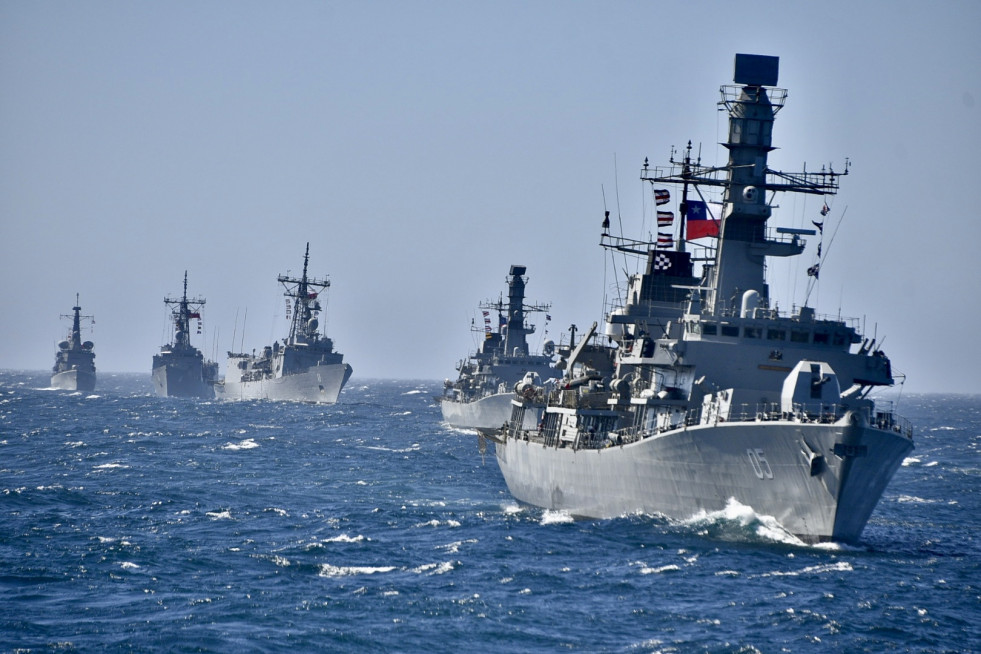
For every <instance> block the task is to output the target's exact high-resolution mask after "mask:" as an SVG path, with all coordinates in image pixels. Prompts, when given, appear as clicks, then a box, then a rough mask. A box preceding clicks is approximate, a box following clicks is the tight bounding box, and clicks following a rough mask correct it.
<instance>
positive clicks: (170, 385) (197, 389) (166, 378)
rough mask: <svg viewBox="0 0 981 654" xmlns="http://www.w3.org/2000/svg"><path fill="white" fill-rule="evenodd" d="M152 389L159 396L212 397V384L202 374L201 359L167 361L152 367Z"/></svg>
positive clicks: (213, 393)
mask: <svg viewBox="0 0 981 654" xmlns="http://www.w3.org/2000/svg"><path fill="white" fill-rule="evenodd" d="M152 377H153V389H154V391H156V393H157V395H159V396H160V397H201V398H213V397H214V396H215V390H214V385H212V384H209V383H207V382H206V381H205V380H204V376H203V374H202V366H201V361H200V360H197V359H188V360H186V361H180V360H177V361H169V362H167V363H164V364H161V365H156V366H154V367H153V373H152Z"/></svg>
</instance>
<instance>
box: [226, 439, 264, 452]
mask: <svg viewBox="0 0 981 654" xmlns="http://www.w3.org/2000/svg"><path fill="white" fill-rule="evenodd" d="M255 447H259V444H258V443H256V442H255V440H254V439H252V438H246V439H245V440H244V441H239V442H238V443H225V444H224V445H222V446H221V449H223V450H251V449H252V448H255Z"/></svg>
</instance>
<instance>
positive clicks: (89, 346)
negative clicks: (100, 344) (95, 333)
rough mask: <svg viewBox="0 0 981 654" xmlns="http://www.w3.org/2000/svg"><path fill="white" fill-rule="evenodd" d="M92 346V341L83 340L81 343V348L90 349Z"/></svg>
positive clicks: (93, 344) (93, 345)
mask: <svg viewBox="0 0 981 654" xmlns="http://www.w3.org/2000/svg"><path fill="white" fill-rule="evenodd" d="M93 347H95V343H93V342H92V341H85V342H84V343H82V349H83V350H91V349H92V348H93Z"/></svg>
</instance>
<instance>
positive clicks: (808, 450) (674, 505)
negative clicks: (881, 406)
mask: <svg viewBox="0 0 981 654" xmlns="http://www.w3.org/2000/svg"><path fill="white" fill-rule="evenodd" d="M836 446H837V450H838V452H839V453H840V454H842V456H839V454H836V453H835V452H836ZM846 446H847V448H850V449H845V448H846ZM495 447H496V453H497V460H498V463H499V465H500V467H501V471H502V473H503V475H504V479H505V481H506V483H507V486H508V489H509V490H510V492H511V494H512V495H514V497H515V498H517V499H518V500H520V501H523V502H526V503H529V504H533V505H536V506H540V507H543V508H547V509H554V510H563V511H567V512H569V513H570V514H572V515H576V516H582V517H589V518H611V517H616V516H620V515H624V514H629V513H635V512H643V513H651V514H661V515H664V516H666V517H668V518H672V519H681V520H683V519H687V518H691V517H694V516H697V515H699V514H700V513H702V512H712V511H719V510H721V509H723V508H725V506H726V504H727V503H728V502H729V501H730V499H735V500H736V501H738V502H739V503H741V504H744V505H747V506H749V507H752V509H753V510H754V511H755V512H756V513H757V514H758V515H770V516H773V517H774V518H776V520H777V521H778V522H780V524H781V525H782V526H783V527H784V528H785V529H786V530H787V531H789V532H791V533H793V534H795V535H796V536H798V537H799V538H801V539H802V540H804V541H806V542H818V541H842V542H846V543H848V542H856V541H858V539H859V537H860V535H861V533H862V529H863V528H864V527H865V524H866V522H867V521H868V519H869V516H870V515H871V514H872V511H873V509H874V508H875V505H876V504H877V503H878V501H879V498H880V497H881V495H882V492H883V491H884V489H885V487H886V485H887V484H888V482H889V480H890V479H891V477H892V476H893V474H894V473H895V471H896V470H897V468H898V467H899V466H900V465H901V463H902V461H903V459H904V457H905V456H906V455H907V454H908V453H909V452H910V451H911V450H912V449H913V444H912V441H911V440H909V439H908V438H906V437H904V436H903V435H901V434H898V433H895V432H893V431H888V430H881V429H874V428H870V427H867V426H857V425H839V424H834V425H813V424H800V423H790V422H782V423H777V424H774V423H770V424H766V423H759V422H756V423H741V424H740V423H727V424H719V425H706V426H698V427H689V428H688V429H678V430H674V431H670V432H665V433H662V434H659V435H657V436H654V437H650V438H647V439H644V440H641V441H637V442H634V443H631V444H628V445H622V446H612V447H608V448H605V449H589V450H585V449H580V450H573V449H572V448H556V447H546V446H544V445H542V444H541V443H536V442H530V441H526V440H521V439H515V438H508V439H506V440H505V441H504V442H499V443H497V444H496V445H495Z"/></svg>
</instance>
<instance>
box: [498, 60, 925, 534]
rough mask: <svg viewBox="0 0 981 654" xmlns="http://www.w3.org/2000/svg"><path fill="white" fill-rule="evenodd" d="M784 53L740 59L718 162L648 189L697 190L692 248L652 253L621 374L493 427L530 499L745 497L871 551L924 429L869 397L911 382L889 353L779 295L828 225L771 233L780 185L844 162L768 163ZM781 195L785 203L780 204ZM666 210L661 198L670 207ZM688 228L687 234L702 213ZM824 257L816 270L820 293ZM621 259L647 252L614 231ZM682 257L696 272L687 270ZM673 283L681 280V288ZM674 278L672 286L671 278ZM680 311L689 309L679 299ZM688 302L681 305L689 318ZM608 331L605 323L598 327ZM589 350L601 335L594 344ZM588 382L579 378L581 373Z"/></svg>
mask: <svg viewBox="0 0 981 654" xmlns="http://www.w3.org/2000/svg"><path fill="white" fill-rule="evenodd" d="M777 70H778V59H777V58H776V57H766V56H760V55H741V54H740V55H736V60H735V77H734V81H735V85H732V86H728V85H727V86H723V87H722V89H721V91H722V101H721V103H720V104H721V105H722V106H723V107H724V108H725V109H726V110H727V111H728V113H729V136H728V141H727V142H726V143H725V144H724V145H725V147H726V148H727V149H728V151H729V160H728V163H727V164H726V165H724V166H722V167H719V168H711V167H706V166H702V165H701V164H700V160H696V161H692V158H691V148H690V146H689V148H688V149H687V151H686V152H685V153H684V156H682V157H680V160H679V161H675V156H674V154H672V157H671V165H670V166H666V167H665V168H663V169H657V168H655V169H652V168H649V167H648V165H647V164H646V162H645V166H644V168H643V172H642V175H641V177H642V179H643V180H646V181H647V182H649V183H650V184H651V187H652V190H653V191H654V192H655V195H656V196H657V195H658V194H660V197H661V198H664V197H668V196H669V189H660V188H658V189H655V188H654V187H655V185H656V186H669V187H674V188H675V189H678V188H679V187H680V188H681V203H680V204H679V213H680V215H681V219H680V220H679V224H678V225H677V226H672V230H673V229H675V228H677V229H678V231H677V243H678V245H677V246H676V247H673V248H671V249H660V248H659V247H658V243H663V242H664V241H671V242H672V244H673V241H674V238H673V237H674V235H675V232H674V231H672V232H671V233H668V234H664V233H660V234H659V237H658V243H652V244H651V245H650V249H649V251H648V252H647V253H646V255H647V257H648V265H647V267H646V270H645V273H644V274H638V275H635V276H633V277H632V278H631V279H630V282H629V284H630V285H629V291H628V295H627V302H626V303H625V304H624V305H623V306H622V307H620V308H618V309H615V310H613V311H611V312H610V314H609V315H608V316H607V319H606V322H607V324H606V329H605V331H606V335H607V336H608V337H609V338H610V339H612V340H613V341H614V342H615V345H616V347H617V356H616V363H617V365H616V369H615V372H614V374H613V375H611V376H608V377H602V378H597V377H598V375H596V374H591V373H592V371H590V369H589V366H588V365H585V364H583V363H581V362H580V361H578V360H577V356H576V355H577V353H576V352H573V354H572V356H571V357H570V360H569V361H568V367H567V370H566V374H567V377H566V380H565V381H566V383H564V384H561V385H560V386H559V388H557V389H555V390H554V391H552V392H551V393H549V394H548V399H547V405H546V406H545V413H544V418H543V420H542V421H541V423H540V426H539V427H538V428H536V429H527V428H526V427H525V422H524V419H523V414H524V412H526V411H528V410H533V411H536V412H537V411H539V410H541V407H540V406H538V405H536V403H535V401H533V400H530V399H528V398H525V397H523V396H519V395H517V394H515V396H514V398H513V400H512V409H513V414H512V417H511V419H510V422H509V424H508V425H507V426H506V427H505V428H503V429H500V430H496V431H482V432H481V436H480V440H481V445H482V446H484V445H485V440H484V439H485V437H488V438H490V439H491V440H493V441H494V443H495V450H496V458H497V460H498V463H499V465H500V468H501V471H502V473H503V475H504V479H505V481H506V483H507V486H508V488H509V490H510V492H511V493H512V494H513V495H514V497H516V498H517V499H519V500H521V501H524V502H527V503H530V504H534V505H537V506H541V507H546V508H549V509H555V510H563V511H567V512H569V513H570V514H573V515H576V516H583V517H595V518H608V517H614V516H619V515H623V514H627V513H632V512H645V513H651V514H661V515H664V516H666V517H669V518H673V519H687V518H690V517H693V516H697V515H700V514H703V512H704V513H707V512H715V511H720V510H723V509H725V508H726V506H727V505H728V504H729V503H731V502H737V503H739V504H741V505H744V506H748V507H751V508H752V509H753V510H754V511H755V512H756V513H757V514H758V515H769V516H773V517H774V518H775V519H776V520H777V521H779V522H780V524H781V525H782V526H783V527H784V528H785V529H786V530H787V531H788V532H790V533H792V534H795V535H796V536H798V537H799V538H800V539H802V540H804V541H806V542H817V541H842V542H856V541H858V539H859V538H860V536H861V533H862V530H863V529H864V527H865V524H866V522H867V521H868V519H869V517H870V515H871V514H872V512H873V510H874V508H875V506H876V504H877V503H878V501H879V498H880V497H881V495H882V493H883V491H884V489H885V487H886V485H887V484H888V482H889V480H890V479H891V478H892V476H893V474H894V473H895V471H896V470H897V469H898V467H899V466H900V465H901V463H902V461H903V459H904V458H905V457H906V456H907V455H908V454H909V453H910V451H911V450H912V449H913V432H912V428H911V426H910V424H909V423H908V422H907V421H906V420H905V419H903V418H901V417H900V416H898V415H897V414H896V413H894V411H893V407H892V405H891V404H889V403H884V402H881V401H880V402H874V401H873V400H872V398H871V397H870V396H869V394H870V392H871V391H873V390H874V389H876V388H879V387H885V386H890V385H892V384H893V383H894V378H893V373H892V366H891V363H890V360H889V358H888V357H887V356H886V355H885V354H884V353H883V352H882V350H881V348H879V347H876V345H875V339H872V340H869V339H867V338H863V336H862V335H861V334H860V333H859V329H858V322H857V321H854V320H852V321H849V320H841V319H839V318H837V317H825V316H820V315H818V314H817V313H816V312H815V310H814V308H812V307H808V306H806V302H805V306H802V307H800V308H798V309H796V310H795V311H793V312H791V313H790V314H786V313H783V312H781V311H779V310H778V308H777V307H776V306H775V303H773V302H772V301H771V298H770V296H769V288H768V286H767V283H766V281H765V277H764V272H765V265H766V259H767V257H790V256H796V255H801V254H802V253H803V252H804V250H805V242H804V240H803V239H802V237H803V236H818V235H819V234H821V235H823V220H820V221H817V220H815V221H812V222H814V224H815V227H817V228H818V230H819V231H815V230H803V229H781V228H777V229H776V230H775V233H774V232H771V231H770V230H768V229H767V220H768V219H769V218H770V215H771V207H772V204H771V203H772V201H773V197H774V196H775V195H776V193H777V192H797V193H808V194H815V195H818V196H820V197H823V198H825V202H824V207H823V208H822V210H821V216H822V218H823V217H824V216H825V215H827V213H828V211H829V209H828V205H827V199H829V198H831V197H833V196H834V194H835V193H836V192H837V190H838V183H839V177H840V176H841V175H842V174H847V172H848V171H847V165H846V168H845V169H844V171H843V172H842V173H835V172H833V171H832V170H831V169H830V168H828V169H827V170H822V172H820V173H808V172H804V173H783V172H779V171H775V170H771V169H769V168H768V167H767V153H768V152H769V151H770V150H772V149H773V147H772V145H771V135H772V127H773V123H774V116H775V114H776V113H777V111H779V110H780V109H781V108H782V106H783V103H784V100H785V98H786V91H785V90H783V89H779V88H776V84H777ZM713 189H714V190H715V193H717V194H719V195H721V199H722V201H723V202H722V211H721V216H720V218H721V220H720V222H719V223H718V230H719V231H718V234H717V237H716V238H717V240H715V241H710V242H714V244H715V245H714V247H713V248H709V249H708V250H707V251H706V252H705V256H704V260H703V266H702V275H701V278H700V279H698V280H697V281H695V282H694V283H693V281H692V280H691V279H689V278H690V269H688V268H686V266H687V264H688V262H690V260H691V257H690V256H689V254H690V253H688V252H685V251H684V248H685V244H686V239H688V240H691V239H693V238H695V236H694V234H693V233H692V231H691V230H693V229H696V228H697V229H699V230H701V229H702V227H703V226H702V225H701V224H699V225H693V223H694V222H695V219H698V220H702V219H703V218H704V216H702V215H697V211H696V210H693V209H697V210H701V211H704V209H705V207H706V204H707V203H706V202H705V201H704V200H703V199H699V200H694V199H693V197H694V196H693V195H692V196H691V197H690V196H689V194H693V193H695V192H697V193H698V197H699V198H704V197H705V196H704V195H703V193H702V191H703V190H705V191H706V192H708V191H712V190H713ZM767 194H769V198H768V197H767ZM658 202H660V200H658ZM686 217H687V218H688V219H689V221H688V225H687V227H688V229H689V231H688V233H687V236H686V232H685V229H686V224H685V218H686ZM818 240H819V245H818V254H817V258H818V261H817V262H816V263H815V264H814V265H812V266H810V268H809V269H808V278H809V281H811V282H812V283H813V282H814V281H816V280H817V278H818V275H819V273H820V262H821V261H820V256H821V255H820V249H821V244H822V243H821V240H822V239H821V238H820V237H819V239H818ZM604 242H605V245H606V246H607V247H609V248H612V249H615V250H627V249H633V250H635V251H637V252H638V253H642V252H643V248H640V247H637V246H638V245H639V243H638V242H626V241H624V240H623V239H615V238H613V237H606V238H604ZM679 264H680V267H681V269H680V270H679V269H678V266H679ZM666 276H674V277H676V279H675V280H666ZM666 282H667V283H666ZM679 298H680V301H677V302H676V300H679ZM672 304H673V307H672ZM595 331H596V325H595V323H594V325H593V328H592V329H591V330H590V334H588V336H591V335H592V333H594V332H595ZM584 340H588V338H587V339H584ZM576 378H578V379H588V381H587V382H586V383H580V384H576V385H573V384H572V383H571V381H572V380H574V379H576Z"/></svg>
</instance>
